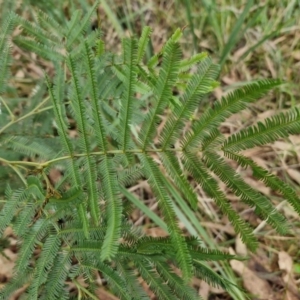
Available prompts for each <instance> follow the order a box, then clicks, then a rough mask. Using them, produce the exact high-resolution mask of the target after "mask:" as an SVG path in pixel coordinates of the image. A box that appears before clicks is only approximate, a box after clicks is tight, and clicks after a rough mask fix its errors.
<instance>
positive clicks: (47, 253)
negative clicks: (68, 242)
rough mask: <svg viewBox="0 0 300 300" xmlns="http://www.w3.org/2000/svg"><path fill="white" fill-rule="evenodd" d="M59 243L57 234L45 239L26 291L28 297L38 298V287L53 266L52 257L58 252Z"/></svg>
mask: <svg viewBox="0 0 300 300" xmlns="http://www.w3.org/2000/svg"><path fill="white" fill-rule="evenodd" d="M60 243H61V241H60V240H59V237H58V236H57V235H56V236H55V235H50V236H49V237H48V238H47V239H46V241H45V243H44V245H43V248H42V253H41V256H40V257H39V259H38V261H37V263H36V266H35V270H34V276H33V280H32V284H31V285H30V289H29V291H28V295H29V297H30V299H38V298H39V289H40V287H41V286H42V285H43V284H44V283H45V282H46V281H47V277H48V272H49V271H50V269H51V267H52V266H53V262H54V259H55V257H56V256H57V254H58V250H59V246H60Z"/></svg>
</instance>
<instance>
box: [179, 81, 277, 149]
mask: <svg viewBox="0 0 300 300" xmlns="http://www.w3.org/2000/svg"><path fill="white" fill-rule="evenodd" d="M279 84H281V81H279V80H271V79H265V80H260V81H257V82H255V83H252V84H249V85H246V86H244V87H242V88H240V89H237V90H235V91H234V92H232V93H229V95H228V96H226V97H223V98H222V99H221V101H216V102H215V104H214V107H212V108H208V109H207V110H206V111H205V112H204V113H203V114H202V115H201V118H200V119H199V120H197V121H196V122H195V123H194V124H193V126H192V129H191V131H190V132H189V133H188V134H187V135H186V137H185V138H184V140H183V142H182V147H183V148H184V149H186V148H187V147H195V146H196V145H197V144H198V143H199V142H201V141H202V140H203V138H204V136H205V132H208V133H209V132H210V131H211V130H213V129H215V128H217V127H218V126H219V125H220V124H221V123H222V122H223V121H225V119H226V118H228V117H229V116H230V115H232V114H234V113H237V112H239V111H241V110H243V109H245V108H246V107H247V104H248V103H251V102H253V101H254V100H256V99H257V98H259V97H262V96H263V95H264V94H266V93H267V92H268V91H270V90H271V89H272V88H274V87H276V86H277V85H279Z"/></svg>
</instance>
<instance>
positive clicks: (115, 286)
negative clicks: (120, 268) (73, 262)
mask: <svg viewBox="0 0 300 300" xmlns="http://www.w3.org/2000/svg"><path fill="white" fill-rule="evenodd" d="M82 266H83V267H87V268H90V269H92V270H99V271H100V272H101V273H102V274H103V275H104V277H105V279H106V280H107V281H108V282H109V284H110V285H111V287H112V290H113V291H114V292H115V294H116V295H117V296H118V297H120V299H122V300H123V299H124V300H131V299H132V296H131V294H130V293H129V291H128V287H127V285H126V278H123V277H121V276H120V275H119V274H118V272H116V271H115V270H114V269H113V268H111V267H110V266H109V265H107V264H105V263H102V262H100V261H98V260H97V261H94V263H93V264H87V263H84V264H83V265H82Z"/></svg>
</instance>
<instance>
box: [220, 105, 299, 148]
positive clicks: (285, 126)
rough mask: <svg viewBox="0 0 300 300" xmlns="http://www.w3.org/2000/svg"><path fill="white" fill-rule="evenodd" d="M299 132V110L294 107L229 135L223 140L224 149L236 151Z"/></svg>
mask: <svg viewBox="0 0 300 300" xmlns="http://www.w3.org/2000/svg"><path fill="white" fill-rule="evenodd" d="M299 133H300V110H299V109H298V108H294V109H292V110H290V111H289V112H287V113H285V114H284V113H280V114H278V115H275V116H273V117H271V118H267V119H266V120H265V124H263V123H262V122H259V123H258V124H257V125H256V126H251V127H247V128H245V129H243V130H241V131H239V132H238V133H236V134H233V135H231V136H230V137H229V138H228V139H227V140H226V141H225V142H224V146H223V149H224V151H230V152H238V151H241V150H245V149H249V148H253V147H255V146H262V145H265V144H267V143H271V142H274V141H275V140H278V139H279V138H282V137H287V136H288V135H289V134H299Z"/></svg>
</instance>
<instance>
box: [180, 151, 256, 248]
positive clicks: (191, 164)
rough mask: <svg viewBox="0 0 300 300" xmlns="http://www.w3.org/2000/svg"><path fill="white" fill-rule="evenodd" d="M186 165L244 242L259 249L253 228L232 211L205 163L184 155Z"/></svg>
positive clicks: (192, 156) (186, 154)
mask: <svg viewBox="0 0 300 300" xmlns="http://www.w3.org/2000/svg"><path fill="white" fill-rule="evenodd" d="M184 165H185V167H186V168H187V169H188V170H189V171H190V172H191V174H192V175H193V178H195V180H196V181H197V182H198V183H199V184H200V185H201V186H202V188H203V190H204V191H205V193H206V194H207V195H208V196H209V197H211V198H213V199H214V200H215V202H216V204H217V205H218V207H219V208H220V209H221V211H222V213H224V214H225V215H226V216H228V219H229V220H230V222H231V223H232V225H233V227H234V229H235V231H236V232H238V233H240V234H241V238H242V240H243V242H244V243H245V244H247V246H248V247H249V248H250V249H251V250H252V251H254V250H255V249H256V247H257V240H256V239H255V237H254V236H253V233H252V230H251V228H250V227H249V226H248V225H247V224H246V223H245V222H244V221H243V220H242V219H241V218H240V216H239V215H238V214H237V212H236V211H234V210H233V209H232V207H231V205H230V204H229V202H228V200H227V199H226V197H225V195H224V193H223V192H222V191H220V188H219V186H218V183H217V182H216V180H215V179H214V178H213V177H212V176H211V175H210V174H209V172H208V170H207V169H206V168H205V166H204V165H203V163H202V162H201V161H199V160H198V159H197V158H196V157H195V156H194V155H193V154H191V153H184Z"/></svg>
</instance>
